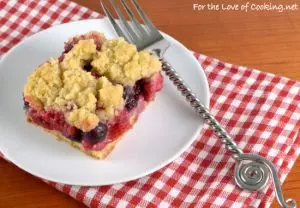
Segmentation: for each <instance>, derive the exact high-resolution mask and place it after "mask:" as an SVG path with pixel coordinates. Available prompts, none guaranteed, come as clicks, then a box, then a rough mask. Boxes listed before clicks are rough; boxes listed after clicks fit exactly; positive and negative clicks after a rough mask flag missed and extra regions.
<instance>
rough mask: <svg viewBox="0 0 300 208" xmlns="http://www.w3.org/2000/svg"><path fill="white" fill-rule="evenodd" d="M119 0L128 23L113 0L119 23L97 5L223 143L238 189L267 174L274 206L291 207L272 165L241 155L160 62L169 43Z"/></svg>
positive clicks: (257, 185)
mask: <svg viewBox="0 0 300 208" xmlns="http://www.w3.org/2000/svg"><path fill="white" fill-rule="evenodd" d="M120 1H121V4H122V6H123V7H124V9H125V10H126V12H127V14H128V16H129V17H130V19H131V24H129V23H128V21H127V20H126V19H125V17H124V15H123V14H122V12H121V10H120V9H119V8H118V6H117V5H116V3H115V1H114V0H109V2H110V4H111V5H112V7H113V8H114V10H115V12H116V13H117V15H118V17H119V18H120V21H119V22H117V21H116V20H115V19H114V18H113V16H112V14H111V13H110V11H109V9H108V7H107V6H105V3H104V2H103V1H102V0H100V3H101V6H102V8H103V10H104V12H105V14H106V16H107V17H108V19H109V21H110V23H111V24H112V26H113V27H114V29H115V31H116V33H117V34H118V35H119V36H121V37H123V38H125V40H126V41H128V42H130V43H132V44H135V45H136V46H137V49H138V50H139V51H141V50H148V51H150V52H152V53H153V54H155V55H156V56H157V57H158V58H159V59H160V60H161V62H162V70H163V71H164V72H165V74H166V76H167V77H168V78H169V79H170V81H171V82H172V83H173V84H174V85H175V86H176V87H177V89H178V90H179V91H180V92H181V94H182V95H183V96H184V97H185V98H186V101H187V102H188V103H189V104H190V106H191V107H192V108H193V110H194V111H195V112H196V113H197V114H198V115H199V116H201V117H202V118H203V119H204V120H205V122H206V123H207V124H208V125H209V126H210V127H211V129H212V130H213V131H214V132H215V133H216V135H217V136H218V138H219V139H220V141H221V142H222V143H223V144H225V147H226V149H227V150H229V151H230V152H231V153H232V157H233V158H234V159H235V160H236V162H237V163H236V165H235V170H234V179H235V182H236V183H237V185H238V186H239V187H240V188H242V189H246V190H249V191H259V190H261V189H263V188H264V187H265V185H266V184H267V183H268V179H269V176H270V175H271V176H272V179H273V183H274V186H275V194H276V197H277V200H278V203H279V204H280V205H281V207H284V208H295V207H296V201H295V200H294V199H288V200H286V201H285V200H284V198H283V194H282V190H281V186H280V181H279V177H278V173H277V170H276V168H275V166H274V165H273V164H272V162H271V161H269V160H267V159H266V158H263V157H261V156H259V155H256V154H245V153H244V152H243V151H242V150H241V149H240V148H239V147H238V146H237V144H236V143H235V142H234V141H233V140H232V138H231V137H230V136H229V135H228V133H227V132H226V131H225V129H224V128H223V127H222V126H220V124H219V123H218V121H217V120H216V119H215V118H214V116H213V115H212V114H211V113H210V112H209V110H208V109H207V108H206V107H205V106H204V105H203V104H202V103H201V102H200V100H199V99H198V98H197V97H196V95H195V94H194V93H193V92H192V90H191V89H190V88H189V87H188V86H187V84H186V83H185V82H184V80H183V79H182V78H181V77H180V76H179V74H178V73H177V72H176V71H175V69H174V68H173V67H172V66H171V65H170V64H169V63H168V62H167V61H166V60H164V54H165V52H166V51H167V49H168V48H169V47H170V43H169V42H168V41H167V40H166V39H164V37H163V36H162V35H161V33H160V32H159V31H158V30H157V29H156V27H155V26H154V25H153V23H152V22H151V20H150V19H149V18H148V17H147V15H146V14H145V12H144V11H143V10H142V8H141V6H140V5H139V4H138V2H137V1H136V0H131V3H132V5H133V7H134V8H135V9H136V11H137V12H138V14H139V15H140V17H141V18H142V20H143V22H144V26H142V25H141V23H139V21H138V20H137V18H136V17H135V15H134V13H133V11H132V9H131V7H130V5H129V4H128V1H127V2H126V1H125V0H120Z"/></svg>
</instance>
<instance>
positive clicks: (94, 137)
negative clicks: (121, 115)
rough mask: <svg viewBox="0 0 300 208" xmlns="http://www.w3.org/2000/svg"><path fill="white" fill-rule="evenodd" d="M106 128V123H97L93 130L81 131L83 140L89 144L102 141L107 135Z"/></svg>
mask: <svg viewBox="0 0 300 208" xmlns="http://www.w3.org/2000/svg"><path fill="white" fill-rule="evenodd" d="M107 129H108V128H107V125H106V124H104V123H99V124H98V126H97V127H96V128H94V129H93V130H91V131H89V132H85V133H83V138H84V141H85V142H87V143H88V144H91V145H94V144H97V143H99V142H102V141H103V140H104V139H105V137H106V135H107Z"/></svg>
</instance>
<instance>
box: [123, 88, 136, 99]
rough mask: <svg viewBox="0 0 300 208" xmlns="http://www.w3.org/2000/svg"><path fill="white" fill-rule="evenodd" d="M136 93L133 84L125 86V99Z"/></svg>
mask: <svg viewBox="0 0 300 208" xmlns="http://www.w3.org/2000/svg"><path fill="white" fill-rule="evenodd" d="M133 95H134V89H133V87H131V86H125V87H124V93H123V99H124V100H127V99H129V98H130V97H132V96H133Z"/></svg>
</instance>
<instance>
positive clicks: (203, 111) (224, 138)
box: [161, 59, 243, 159]
mask: <svg viewBox="0 0 300 208" xmlns="http://www.w3.org/2000/svg"><path fill="white" fill-rule="evenodd" d="M161 62H162V69H163V71H164V72H165V74H166V75H167V77H168V78H169V79H170V80H171V81H172V82H173V84H174V85H175V86H176V87H177V89H178V90H179V91H180V93H181V94H182V95H183V96H184V97H185V99H186V101H187V102H188V103H189V104H190V106H191V107H192V108H193V110H194V111H195V112H196V113H197V114H198V115H200V116H201V117H202V118H203V119H204V120H205V122H206V123H207V124H208V125H209V126H210V127H211V129H212V130H214V132H215V133H216V134H217V135H218V138H219V139H220V140H221V142H222V143H223V144H225V147H226V149H227V150H229V151H230V152H231V153H232V157H233V158H234V159H237V158H238V155H239V154H242V153H243V151H242V150H241V149H239V148H238V146H237V144H236V143H235V142H234V141H233V140H232V139H231V137H230V136H229V135H228V134H227V132H226V130H225V129H224V128H223V127H222V126H221V125H220V124H219V122H218V121H217V120H216V119H215V118H214V116H213V115H212V114H211V113H210V112H209V110H208V108H206V107H205V106H204V105H203V104H202V103H201V101H200V100H199V99H198V98H197V97H196V95H195V94H194V93H193V92H192V90H191V88H189V87H188V86H187V84H186V83H185V82H184V80H183V79H182V78H181V77H180V76H179V74H178V73H177V72H176V71H175V69H173V68H172V66H171V65H170V64H169V63H168V62H167V61H165V60H163V59H161Z"/></svg>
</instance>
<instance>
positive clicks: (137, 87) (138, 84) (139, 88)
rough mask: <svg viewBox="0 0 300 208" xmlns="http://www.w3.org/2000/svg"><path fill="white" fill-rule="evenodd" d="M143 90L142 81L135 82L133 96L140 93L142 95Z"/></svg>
mask: <svg viewBox="0 0 300 208" xmlns="http://www.w3.org/2000/svg"><path fill="white" fill-rule="evenodd" d="M143 88H144V81H143V80H142V79H141V80H139V81H137V82H136V83H135V85H134V87H133V89H134V94H135V95H136V96H138V95H140V94H142V93H143V90H144V89H143Z"/></svg>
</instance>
